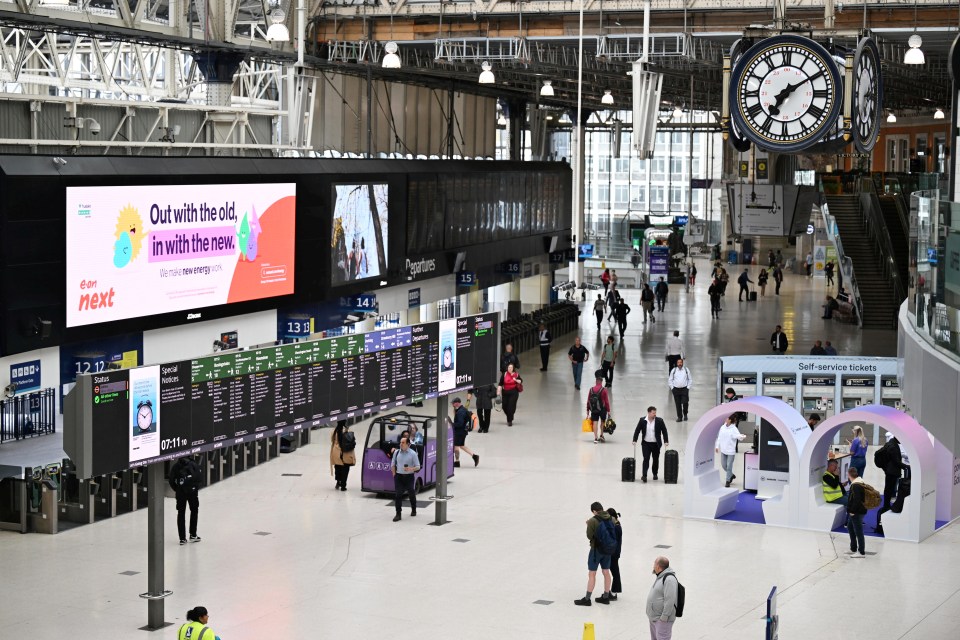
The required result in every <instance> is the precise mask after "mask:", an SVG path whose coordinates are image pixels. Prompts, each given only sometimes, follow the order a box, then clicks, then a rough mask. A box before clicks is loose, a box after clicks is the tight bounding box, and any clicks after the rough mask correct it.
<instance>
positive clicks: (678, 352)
mask: <svg viewBox="0 0 960 640" xmlns="http://www.w3.org/2000/svg"><path fill="white" fill-rule="evenodd" d="M666 356H667V373H668V374H669V373H670V372H671V371H673V369H674V367H676V366H677V360H680V359H681V358H683V340H681V339H680V332H679V331H674V332H673V337H672V338H667V353H666Z"/></svg>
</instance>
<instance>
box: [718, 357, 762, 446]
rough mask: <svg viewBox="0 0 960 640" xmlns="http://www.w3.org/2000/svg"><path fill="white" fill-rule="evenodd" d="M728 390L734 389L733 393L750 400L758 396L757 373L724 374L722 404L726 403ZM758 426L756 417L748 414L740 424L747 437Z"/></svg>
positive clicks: (721, 394) (721, 391)
mask: <svg viewBox="0 0 960 640" xmlns="http://www.w3.org/2000/svg"><path fill="white" fill-rule="evenodd" d="M727 389H733V392H734V393H735V394H737V396H738V397H741V398H749V397H750V396H755V395H757V374H756V373H727V372H726V371H724V372H723V387H722V388H721V389H720V402H726V401H727V400H726V396H725V394H726V392H727ZM756 424H757V418H756V416H753V415H750V414H747V417H746V419H744V420H742V421H741V422H740V423H739V426H740V431H741V432H742V433H745V434H746V435H747V437H750V435H751V434H752V433H753V429H754V426H755V425H756Z"/></svg>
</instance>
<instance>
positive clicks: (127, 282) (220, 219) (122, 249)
mask: <svg viewBox="0 0 960 640" xmlns="http://www.w3.org/2000/svg"><path fill="white" fill-rule="evenodd" d="M295 214H296V185H295V184H293V183H281V184H204V185H179V186H109V187H68V188H67V326H68V327H77V326H83V325H90V324H96V323H100V322H111V321H114V320H124V319H127V318H136V317H140V316H145V315H155V314H161V313H168V312H173V311H186V310H188V309H198V308H201V307H210V306H215V305H222V304H229V303H234V302H245V301H248V300H259V299H262V298H271V297H275V296H283V295H288V294H291V293H293V284H294V283H293V278H294V272H293V268H294V244H295V239H296V238H295V220H296V215H295Z"/></svg>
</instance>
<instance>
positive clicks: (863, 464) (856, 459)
mask: <svg viewBox="0 0 960 640" xmlns="http://www.w3.org/2000/svg"><path fill="white" fill-rule="evenodd" d="M850 466H851V467H853V468H854V469H856V470H857V474H858V475H859V476H860V477H861V478H862V477H863V472H864V470H866V468H867V458H866V456H852V457H851V458H850Z"/></svg>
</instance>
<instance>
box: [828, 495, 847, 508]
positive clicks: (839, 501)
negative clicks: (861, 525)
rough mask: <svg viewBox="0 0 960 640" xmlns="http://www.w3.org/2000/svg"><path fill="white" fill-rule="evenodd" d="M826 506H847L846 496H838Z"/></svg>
mask: <svg viewBox="0 0 960 640" xmlns="http://www.w3.org/2000/svg"><path fill="white" fill-rule="evenodd" d="M827 504H842V505H843V506H847V496H840V497H839V498H837V499H836V500H834V501H833V502H828V503H827Z"/></svg>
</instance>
